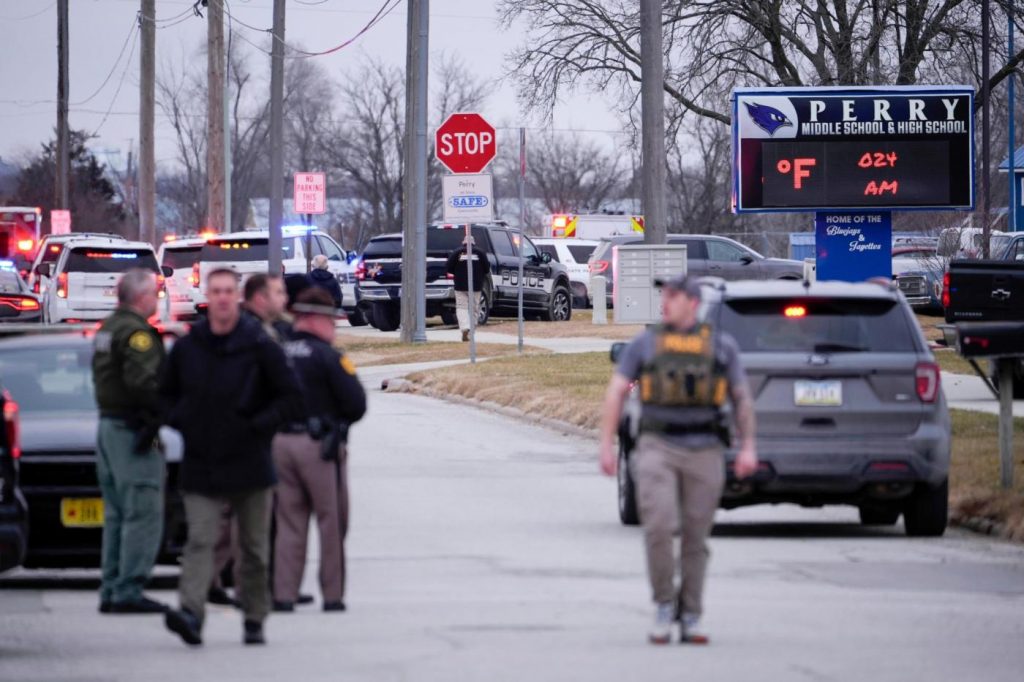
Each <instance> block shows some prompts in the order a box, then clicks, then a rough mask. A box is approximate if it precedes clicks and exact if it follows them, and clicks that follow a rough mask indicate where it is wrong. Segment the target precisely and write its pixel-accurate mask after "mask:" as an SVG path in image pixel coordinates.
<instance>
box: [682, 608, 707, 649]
mask: <svg viewBox="0 0 1024 682" xmlns="http://www.w3.org/2000/svg"><path fill="white" fill-rule="evenodd" d="M679 641H680V642H683V643H685V644H708V643H709V642H710V641H711V638H710V637H708V634H707V633H706V632H705V631H704V630H703V629H702V628H701V627H700V616H698V615H697V614H695V613H684V614H683V618H682V620H681V621H680V635H679Z"/></svg>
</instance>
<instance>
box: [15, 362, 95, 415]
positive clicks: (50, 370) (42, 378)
mask: <svg viewBox="0 0 1024 682" xmlns="http://www.w3.org/2000/svg"><path fill="white" fill-rule="evenodd" d="M0 382H3V386H4V388H6V389H7V390H8V391H9V392H10V394H11V397H13V398H14V399H15V400H16V401H17V402H18V405H19V407H20V408H21V411H22V413H23V414H27V415H28V414H34V413H45V412H63V411H66V410H95V409H96V401H95V399H94V397H93V385H92V348H90V347H89V346H85V345H83V346H80V347H78V348H68V347H62V348H56V349H54V348H53V347H48V348H25V349H21V348H18V349H15V350H9V349H4V351H3V353H0Z"/></svg>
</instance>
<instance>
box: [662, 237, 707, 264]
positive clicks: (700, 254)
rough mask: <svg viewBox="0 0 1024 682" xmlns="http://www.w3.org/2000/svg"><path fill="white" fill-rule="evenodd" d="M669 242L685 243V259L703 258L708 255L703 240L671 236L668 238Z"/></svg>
mask: <svg viewBox="0 0 1024 682" xmlns="http://www.w3.org/2000/svg"><path fill="white" fill-rule="evenodd" d="M668 243H669V244H685V245H686V260H694V259H697V260H705V259H707V257H708V251H707V249H706V248H704V240H702V239H685V238H682V237H672V236H670V237H669V239H668Z"/></svg>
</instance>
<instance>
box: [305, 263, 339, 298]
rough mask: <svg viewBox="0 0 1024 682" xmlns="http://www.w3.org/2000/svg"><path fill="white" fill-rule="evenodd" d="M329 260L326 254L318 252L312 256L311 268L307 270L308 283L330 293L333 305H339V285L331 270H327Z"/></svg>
mask: <svg viewBox="0 0 1024 682" xmlns="http://www.w3.org/2000/svg"><path fill="white" fill-rule="evenodd" d="M329 265H330V261H329V260H327V256H325V255H323V254H322V253H321V254H318V255H316V256H313V269H312V270H310V272H309V283H310V284H312V285H313V286H316V287H320V288H321V289H323V290H324V291H326V292H327V293H328V294H330V295H331V300H332V301H334V307H335V308H340V307H341V285H340V284H338V278H337V277H336V276H335V275H334V273H333V272H331V271H330V270H328V266H329Z"/></svg>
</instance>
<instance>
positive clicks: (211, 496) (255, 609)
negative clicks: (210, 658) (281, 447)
mask: <svg viewBox="0 0 1024 682" xmlns="http://www.w3.org/2000/svg"><path fill="white" fill-rule="evenodd" d="M206 297H207V300H208V301H209V309H208V312H207V318H206V319H205V320H201V321H200V322H198V323H197V324H196V325H195V326H194V327H192V330H191V331H190V332H189V334H188V335H187V336H185V337H184V338H183V339H181V340H180V341H178V342H177V343H176V344H175V345H174V348H173V349H172V350H171V353H170V356H169V358H168V362H167V365H168V367H167V372H166V375H165V377H164V381H163V384H162V386H161V391H162V393H163V397H164V399H165V400H166V401H167V403H168V423H169V424H170V425H171V426H173V427H174V428H176V429H178V431H180V432H181V435H182V439H183V440H184V444H185V453H184V457H183V458H182V463H181V470H180V477H181V478H180V487H181V490H182V492H183V496H184V501H185V517H186V521H187V523H188V541H187V542H186V544H185V549H184V553H183V556H182V562H181V578H180V580H179V599H180V608H179V609H178V610H176V611H169V612H168V613H167V616H166V619H165V621H166V625H167V628H168V629H169V630H171V631H172V632H175V633H176V634H178V635H179V636H180V637H181V638H182V640H184V641H185V642H186V643H187V644H191V645H198V644H202V634H201V632H202V625H203V618H204V615H205V611H204V606H205V602H206V596H207V590H208V589H209V587H210V582H211V580H212V578H213V571H214V544H215V543H216V541H217V535H218V531H219V530H220V527H221V518H222V511H223V508H224V505H225V504H227V505H229V506H230V508H231V511H232V512H233V513H234V515H235V519H236V522H237V524H238V535H239V542H238V544H239V552H240V563H241V566H240V568H239V577H240V582H241V585H240V588H241V595H240V596H241V602H242V610H243V612H244V614H245V624H244V625H245V627H244V636H243V641H244V642H245V643H246V644H263V643H265V639H264V635H263V621H264V619H265V618H266V616H267V613H268V611H269V610H270V595H269V590H268V587H267V561H268V556H267V555H268V544H269V529H268V526H269V519H270V513H269V511H270V498H271V488H272V487H273V485H274V484H275V483H276V482H277V481H276V477H275V475H274V465H273V461H272V459H271V453H270V443H271V440H272V439H273V436H274V433H275V432H276V431H277V429H278V428H279V427H280V426H281V425H282V424H284V423H285V422H287V421H291V420H293V419H294V416H293V415H294V412H295V411H294V410H293V408H292V406H293V405H294V404H296V403H297V402H298V401H300V400H301V393H300V391H299V385H298V382H297V379H296V378H295V374H294V372H292V370H291V368H290V367H289V365H288V360H287V359H286V358H285V356H284V352H283V351H282V350H281V347H280V346H279V345H278V344H277V343H275V342H274V341H273V340H271V339H270V338H269V337H268V336H267V335H266V333H264V331H263V329H262V328H261V326H260V323H259V322H257V321H256V320H255V319H253V318H252V317H250V316H247V315H245V316H243V315H242V314H241V310H240V308H239V305H238V299H239V283H238V275H237V274H236V273H235V272H234V271H232V270H227V269H219V270H214V271H213V272H211V273H210V274H209V276H208V277H207V279H206Z"/></svg>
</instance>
